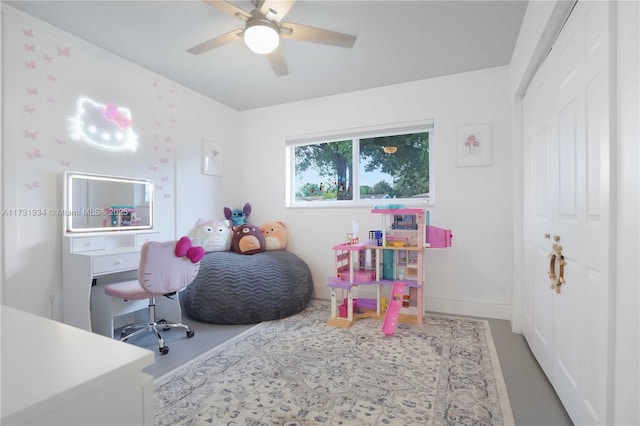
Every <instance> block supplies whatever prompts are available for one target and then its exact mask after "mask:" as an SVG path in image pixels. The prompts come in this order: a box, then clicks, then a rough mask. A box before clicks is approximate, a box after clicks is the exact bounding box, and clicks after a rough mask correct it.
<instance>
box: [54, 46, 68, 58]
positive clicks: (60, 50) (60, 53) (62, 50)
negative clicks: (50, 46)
mask: <svg viewBox="0 0 640 426" xmlns="http://www.w3.org/2000/svg"><path fill="white" fill-rule="evenodd" d="M56 49H57V50H58V56H65V57H67V58H70V57H71V46H67V47H64V48H63V47H60V46H56Z"/></svg>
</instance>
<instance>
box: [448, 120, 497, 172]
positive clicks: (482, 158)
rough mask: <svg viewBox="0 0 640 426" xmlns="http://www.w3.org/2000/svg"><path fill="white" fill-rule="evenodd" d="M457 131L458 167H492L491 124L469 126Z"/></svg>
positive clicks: (459, 127) (463, 126)
mask: <svg viewBox="0 0 640 426" xmlns="http://www.w3.org/2000/svg"><path fill="white" fill-rule="evenodd" d="M456 130H457V132H456V166H458V167H469V166H488V165H490V164H491V124H489V123H481V124H467V125H462V126H458V127H457V129H456Z"/></svg>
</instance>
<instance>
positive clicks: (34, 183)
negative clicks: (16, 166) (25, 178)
mask: <svg viewBox="0 0 640 426" xmlns="http://www.w3.org/2000/svg"><path fill="white" fill-rule="evenodd" d="M25 186H26V187H27V188H29V189H35V188H40V185H39V184H38V181H37V180H34V181H33V183H31V184H29V183H25Z"/></svg>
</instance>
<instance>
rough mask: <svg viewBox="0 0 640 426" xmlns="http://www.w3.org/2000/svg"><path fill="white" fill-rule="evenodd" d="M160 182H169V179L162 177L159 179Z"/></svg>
mask: <svg viewBox="0 0 640 426" xmlns="http://www.w3.org/2000/svg"><path fill="white" fill-rule="evenodd" d="M160 180H162V181H163V182H166V181H168V180H169V177H168V176H162V177H161V178H160Z"/></svg>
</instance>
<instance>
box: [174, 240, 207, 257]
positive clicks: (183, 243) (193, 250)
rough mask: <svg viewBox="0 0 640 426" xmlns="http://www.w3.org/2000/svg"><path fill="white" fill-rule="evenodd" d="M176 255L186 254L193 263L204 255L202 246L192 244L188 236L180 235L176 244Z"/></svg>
mask: <svg viewBox="0 0 640 426" xmlns="http://www.w3.org/2000/svg"><path fill="white" fill-rule="evenodd" d="M175 253H176V256H178V257H182V256H187V257H188V258H189V260H190V261H191V262H193V263H198V262H200V261H201V260H202V258H203V257H204V248H202V247H200V246H192V245H191V239H190V238H189V237H182V238H180V239H179V240H178V243H177V244H176V251H175Z"/></svg>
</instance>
